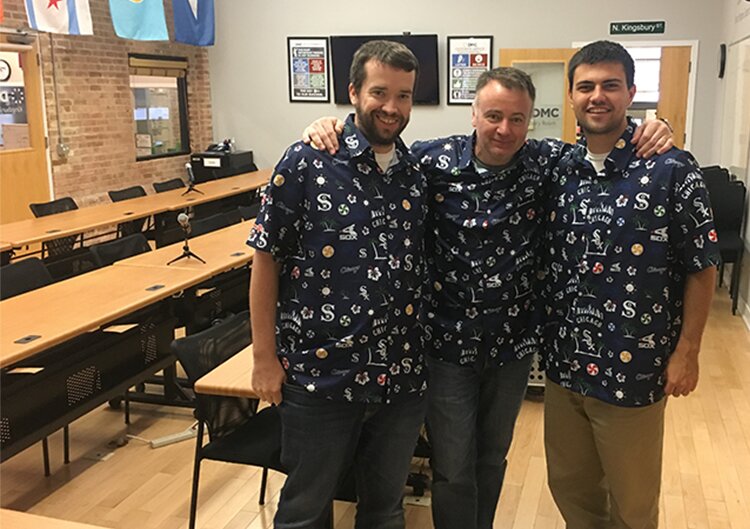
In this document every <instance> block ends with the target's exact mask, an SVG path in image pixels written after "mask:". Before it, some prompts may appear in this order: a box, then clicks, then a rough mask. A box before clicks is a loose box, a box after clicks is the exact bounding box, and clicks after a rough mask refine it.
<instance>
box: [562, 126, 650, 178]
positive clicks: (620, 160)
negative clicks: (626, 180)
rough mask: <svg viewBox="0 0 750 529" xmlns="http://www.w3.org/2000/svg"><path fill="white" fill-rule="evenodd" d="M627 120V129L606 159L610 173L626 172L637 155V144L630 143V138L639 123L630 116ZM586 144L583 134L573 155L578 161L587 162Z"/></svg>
mask: <svg viewBox="0 0 750 529" xmlns="http://www.w3.org/2000/svg"><path fill="white" fill-rule="evenodd" d="M627 120H628V126H627V127H625V131H624V132H623V133H622V135H621V136H620V138H619V139H618V140H617V141H616V142H615V147H614V149H612V151H611V152H610V153H609V155H608V156H607V159H606V160H605V161H604V167H605V168H606V169H607V174H609V173H610V171H615V172H618V173H622V172H624V171H625V170H626V169H627V168H628V165H629V164H630V160H631V159H632V158H633V156H634V155H635V145H633V144H632V143H630V140H631V139H633V134H634V133H635V129H636V128H637V127H638V125H637V124H636V122H635V121H633V119H632V118H630V117H628V118H627ZM586 145H587V144H586V137H585V136H583V137H581V139H580V140H578V144H577V145H576V149H575V151H574V153H573V156H574V158H575V159H576V161H577V162H578V163H586V162H585V159H586Z"/></svg>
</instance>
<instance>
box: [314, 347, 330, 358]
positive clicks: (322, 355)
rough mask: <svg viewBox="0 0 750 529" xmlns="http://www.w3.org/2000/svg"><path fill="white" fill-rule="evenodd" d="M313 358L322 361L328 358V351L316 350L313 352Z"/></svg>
mask: <svg viewBox="0 0 750 529" xmlns="http://www.w3.org/2000/svg"><path fill="white" fill-rule="evenodd" d="M315 356H317V357H318V358H320V359H321V360H324V359H325V358H327V357H328V351H326V350H325V349H323V348H322V347H321V348H320V349H318V350H317V351H315Z"/></svg>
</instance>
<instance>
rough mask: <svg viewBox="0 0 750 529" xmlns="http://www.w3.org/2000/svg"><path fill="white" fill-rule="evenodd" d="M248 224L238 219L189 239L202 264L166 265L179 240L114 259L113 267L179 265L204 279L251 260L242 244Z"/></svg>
mask: <svg viewBox="0 0 750 529" xmlns="http://www.w3.org/2000/svg"><path fill="white" fill-rule="evenodd" d="M252 226H253V221H246V222H241V223H240V224H234V225H232V226H228V227H226V228H223V229H221V230H217V231H213V232H210V233H206V234H204V235H201V236H199V237H195V238H193V239H190V250H191V251H192V252H193V253H195V254H196V255H197V256H198V257H200V258H202V259H203V260H204V261H206V264H203V263H201V262H200V261H198V260H197V259H193V258H190V259H180V260H179V261H177V262H175V263H173V264H171V265H167V263H168V262H169V261H171V260H172V259H174V258H175V257H177V256H179V255H180V254H181V253H182V244H183V243H182V242H179V243H174V244H170V245H169V246H165V247H163V248H159V249H157V250H154V251H152V252H146V253H142V254H140V255H136V256H134V257H129V258H127V259H123V260H122V261H117V262H116V263H115V264H114V266H126V267H127V266H137V267H164V268H172V269H174V268H179V269H185V270H190V271H193V272H196V273H201V274H205V277H204V278H203V279H208V278H209V277H212V276H215V275H217V274H219V273H221V272H225V271H227V270H232V269H234V268H238V267H240V266H244V265H246V264H247V263H249V262H250V261H252V258H253V254H254V253H255V251H254V250H253V249H252V248H251V247H249V246H248V245H247V244H245V241H246V240H247V237H248V235H250V229H251V228H252Z"/></svg>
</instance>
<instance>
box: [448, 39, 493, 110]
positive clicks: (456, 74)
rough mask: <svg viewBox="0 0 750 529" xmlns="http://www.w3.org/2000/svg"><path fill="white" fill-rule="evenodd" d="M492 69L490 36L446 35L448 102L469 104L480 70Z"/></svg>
mask: <svg viewBox="0 0 750 529" xmlns="http://www.w3.org/2000/svg"><path fill="white" fill-rule="evenodd" d="M490 69H492V37H448V104H449V105H470V104H471V102H472V101H474V95H475V94H476V87H477V80H478V79H479V76H480V75H481V74H482V72H485V71H487V70H490Z"/></svg>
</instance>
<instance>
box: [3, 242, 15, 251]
mask: <svg viewBox="0 0 750 529" xmlns="http://www.w3.org/2000/svg"><path fill="white" fill-rule="evenodd" d="M12 249H13V245H12V244H11V243H9V242H5V241H0V252H8V251H10V250H12Z"/></svg>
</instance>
